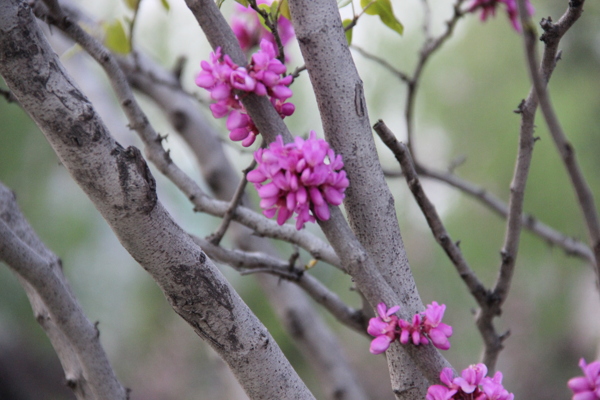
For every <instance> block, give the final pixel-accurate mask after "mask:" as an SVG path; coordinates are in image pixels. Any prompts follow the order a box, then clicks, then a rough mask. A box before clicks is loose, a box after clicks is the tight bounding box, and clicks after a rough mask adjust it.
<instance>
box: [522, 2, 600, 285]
mask: <svg viewBox="0 0 600 400" xmlns="http://www.w3.org/2000/svg"><path fill="white" fill-rule="evenodd" d="M517 3H518V4H519V15H520V18H521V24H522V25H523V40H524V44H525V54H526V56H527V66H528V68H529V75H530V77H531V81H532V83H533V87H534V88H535V93H536V95H537V97H538V100H539V103H540V108H541V110H542V114H543V115H544V119H545V120H546V124H547V125H548V130H549V131H550V134H551V136H552V139H553V140H554V144H555V145H556V147H557V149H558V152H559V154H560V156H561V158H562V159H563V163H564V165H565V168H566V170H567V173H568V174H569V177H570V179H571V184H572V185H573V189H574V190H575V194H576V195H577V199H578V201H579V206H580V208H581V211H582V213H583V218H584V221H585V224H586V226H587V230H588V236H589V240H590V247H591V248H592V251H593V252H594V257H595V263H594V265H595V267H596V281H597V284H598V287H600V220H599V218H598V211H597V209H596V206H595V202H594V196H593V193H592V191H591V189H590V187H589V185H588V184H587V182H586V180H585V177H584V176H583V173H582V171H581V168H580V167H579V164H578V162H577V159H576V157H575V149H574V148H573V146H572V145H571V144H570V143H569V142H568V140H567V137H566V135H565V133H564V131H563V129H562V127H561V125H560V122H559V121H558V117H557V116H556V113H555V112H554V108H553V107H552V103H551V101H550V96H549V95H548V91H547V90H546V86H545V83H544V78H545V76H544V72H545V71H542V73H541V74H540V72H539V71H538V69H537V55H536V42H537V40H536V39H537V32H536V29H535V27H534V25H533V23H532V21H531V17H530V16H529V14H528V13H527V11H526V8H525V4H524V1H522V0H518V1H517ZM583 4H584V0H576V1H571V2H570V3H569V8H568V9H567V11H566V12H565V14H563V16H562V17H561V18H560V20H559V21H558V23H557V24H553V23H552V21H551V20H550V19H548V20H546V19H543V20H542V22H541V26H542V29H544V31H545V33H544V35H542V37H541V39H542V40H543V41H544V42H545V44H546V47H547V48H548V49H549V52H550V51H552V52H554V54H556V49H557V48H558V43H559V41H560V39H561V37H562V36H563V35H564V34H565V33H566V31H567V30H568V29H569V28H570V27H571V26H572V25H573V24H574V23H575V22H576V21H577V19H579V17H580V16H581V13H582V12H583ZM546 57H547V56H546V55H545V56H544V61H548V60H547V58H546ZM555 60H556V57H552V59H551V60H549V63H550V62H552V63H555Z"/></svg>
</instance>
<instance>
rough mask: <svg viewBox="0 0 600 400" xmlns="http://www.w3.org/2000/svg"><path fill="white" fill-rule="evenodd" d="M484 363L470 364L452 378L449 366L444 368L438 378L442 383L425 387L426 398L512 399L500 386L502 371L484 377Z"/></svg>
mask: <svg viewBox="0 0 600 400" xmlns="http://www.w3.org/2000/svg"><path fill="white" fill-rule="evenodd" d="M486 375H487V367H486V366H485V364H477V365H471V366H469V367H468V368H467V369H465V370H463V371H462V373H461V376H459V377H456V378H454V374H453V373H452V369H451V368H444V369H443V370H442V372H441V373H440V380H441V381H442V383H444V385H446V386H443V385H432V386H430V387H429V389H427V396H426V397H425V399H426V400H451V399H453V400H467V399H469V400H513V399H514V398H515V396H514V395H513V394H512V393H509V392H508V391H507V390H506V389H505V388H504V386H502V372H500V371H498V372H496V374H495V375H494V377H493V378H490V377H486Z"/></svg>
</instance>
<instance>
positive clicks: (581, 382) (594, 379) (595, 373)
mask: <svg viewBox="0 0 600 400" xmlns="http://www.w3.org/2000/svg"><path fill="white" fill-rule="evenodd" d="M579 367H581V369H582V371H583V374H584V375H585V376H578V377H576V378H572V379H570V380H569V382H568V383H567V385H568V386H569V388H570V389H571V390H572V391H573V398H572V400H600V361H594V362H592V363H590V364H586V362H585V360H584V359H583V358H582V359H581V360H579Z"/></svg>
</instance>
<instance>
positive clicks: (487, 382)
mask: <svg viewBox="0 0 600 400" xmlns="http://www.w3.org/2000/svg"><path fill="white" fill-rule="evenodd" d="M481 386H482V389H483V393H485V395H486V396H487V397H485V398H484V399H487V400H513V399H514V398H515V395H514V394H512V393H508V391H507V390H506V389H504V386H502V372H500V371H498V372H496V374H495V375H494V377H493V378H490V377H487V378H483V379H482V381H481Z"/></svg>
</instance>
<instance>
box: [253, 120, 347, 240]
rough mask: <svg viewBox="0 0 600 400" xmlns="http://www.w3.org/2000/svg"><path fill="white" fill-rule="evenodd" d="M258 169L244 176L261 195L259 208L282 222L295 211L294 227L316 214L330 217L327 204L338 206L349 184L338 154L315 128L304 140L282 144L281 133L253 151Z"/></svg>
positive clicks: (299, 227)
mask: <svg viewBox="0 0 600 400" xmlns="http://www.w3.org/2000/svg"><path fill="white" fill-rule="evenodd" d="M254 158H255V160H256V162H257V164H258V166H257V168H256V169H254V170H253V171H250V172H249V173H248V175H247V179H248V181H249V182H253V183H254V185H255V186H256V189H257V190H258V195H259V196H260V198H261V201H260V207H261V208H262V209H263V210H264V214H265V215H266V216H267V217H269V218H271V217H273V216H274V215H275V214H277V223H278V224H279V225H283V224H284V223H285V221H287V220H288V219H289V218H290V217H291V216H292V214H293V213H296V214H297V217H296V228H297V229H301V228H302V227H303V226H304V223H306V222H315V217H316V218H318V219H320V220H322V221H326V220H328V219H329V217H330V214H329V205H330V204H331V205H336V206H337V205H340V204H341V203H342V200H343V199H344V191H345V190H346V188H347V187H348V184H349V182H348V178H346V172H345V171H342V170H341V169H342V168H343V167H344V163H343V161H342V156H341V155H336V154H335V153H334V151H333V149H331V148H330V147H329V144H328V143H327V142H326V141H325V140H323V139H317V138H316V134H315V132H314V131H311V132H310V135H309V138H308V139H306V140H304V139H302V138H300V137H296V138H295V140H294V142H293V143H288V144H284V143H283V139H282V138H281V136H278V137H277V139H276V140H275V141H274V142H273V143H271V144H270V145H269V147H268V148H266V149H258V150H257V151H256V152H255V153H254Z"/></svg>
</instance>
